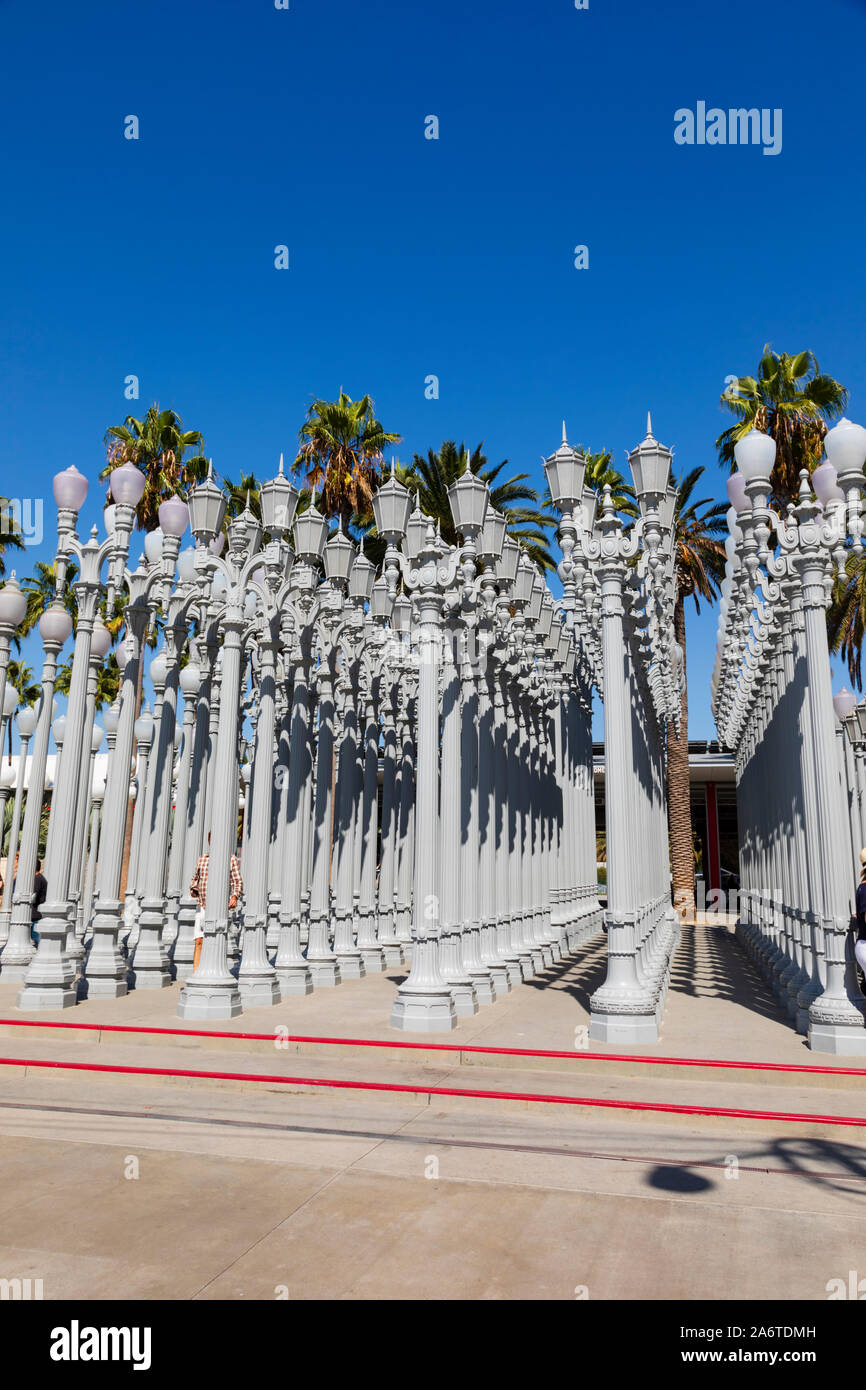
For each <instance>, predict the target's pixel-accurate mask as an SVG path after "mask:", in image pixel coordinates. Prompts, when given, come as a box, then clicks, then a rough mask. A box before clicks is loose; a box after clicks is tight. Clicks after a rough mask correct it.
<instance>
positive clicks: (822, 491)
mask: <svg viewBox="0 0 866 1390" xmlns="http://www.w3.org/2000/svg"><path fill="white" fill-rule="evenodd" d="M812 488H813V490H814V492H815V496H816V497H817V499H818V501H819V502H820V503H821V504H822V506H825V507H826V506H827V504H828V503H830V502H836V501H838V500H839V496H840V495H841V494H840V492H839V484H838V480H837V476H836V469H835V468H834V467H833V465H832V463H829V462H827V463H822V464H821V466H820V467H819V468H816V469H815V471H814V473H813V474H812ZM843 500H844V498H843Z"/></svg>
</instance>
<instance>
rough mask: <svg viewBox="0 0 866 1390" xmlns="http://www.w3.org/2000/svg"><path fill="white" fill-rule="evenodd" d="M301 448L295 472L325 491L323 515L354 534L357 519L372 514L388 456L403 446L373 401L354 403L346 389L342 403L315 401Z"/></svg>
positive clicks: (309, 484) (364, 398) (313, 487)
mask: <svg viewBox="0 0 866 1390" xmlns="http://www.w3.org/2000/svg"><path fill="white" fill-rule="evenodd" d="M298 439H299V441H300V448H299V450H298V456H297V458H296V459H295V462H294V464H293V465H292V472H293V473H294V474H295V475H296V476H297V475H302V476H303V478H304V482H305V483H306V485H307V487H309V488H310V489H311V490H313V491H315V490H320V491H321V501H320V502H319V504H318V505H319V507H320V509H321V510H322V511H323V512H324V513H325V515H326V516H338V517H339V518H340V520H341V521H342V524H343V528H344V530H345V531H346V532H347V533H348V531H349V526H350V524H351V522H352V518H353V516H354V515H355V513H356V512H357V513H364V512H368V511H369V508H370V499H371V497H372V496H373V493H374V491H375V489H376V487H377V486H378V484H379V482H380V481H381V464H382V458H383V450H384V448H385V446H386V445H388V444H398V443H399V442H400V436H399V434H390V433H389V432H388V431H387V430H385V429H383V427H382V425H381V423H380V422H379V421H378V420H377V419H376V416H375V413H374V405H373V401H372V400H371V398H370V397H369V396H362V397H361V399H360V400H358V401H353V400H352V399H351V397H350V396H347V395H346V393H345V391H344V390H343V389H342V387H341V388H340V395H339V399H338V400H336V401H323V400H315V401H313V404H312V405H311V406H310V408H309V410H308V411H307V418H306V420H305V421H304V423H303V425H302V426H301V428H300V430H299V431H298Z"/></svg>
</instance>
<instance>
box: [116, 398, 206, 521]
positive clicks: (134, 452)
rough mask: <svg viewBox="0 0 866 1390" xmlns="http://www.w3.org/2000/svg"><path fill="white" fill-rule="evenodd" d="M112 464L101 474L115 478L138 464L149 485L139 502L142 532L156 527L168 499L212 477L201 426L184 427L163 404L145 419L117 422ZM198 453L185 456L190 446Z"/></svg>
mask: <svg viewBox="0 0 866 1390" xmlns="http://www.w3.org/2000/svg"><path fill="white" fill-rule="evenodd" d="M105 445H106V464H105V467H104V468H103V470H102V472H101V473H100V475H99V476H100V478H103V479H106V478H108V477H109V475H110V473H111V471H112V469H114V468H116V467H117V465H118V464H121V463H134V464H135V466H136V468H139V469H141V471H142V473H143V474H144V476H145V479H146V484H145V489H144V492H143V493H142V496H141V501H140V502H139V504H138V510H137V519H138V525H139V528H140V529H141V530H142V531H155V530H156V528H157V526H158V525H159V507H160V503H161V502H164V501H165V499H166V497H170V496H172V495H173V494H174V493H177V492H185V491H186V490H187V488H188V487H189V486H190V485H191V484H192V483H197V482H201V480H202V479H203V478H204V477H205V476H206V475H207V471H208V461H207V459H206V458H204V456H203V454H202V450H203V448H204V441H203V439H202V436H201V434H200V433H199V431H198V430H184V429H183V421H182V420H181V418H180V416H179V415H178V414H177V413H176V412H175V411H174V410H160V408H159V405H158V403H154V404H153V405H152V406H150V408H149V409H148V412H147V414H146V415H145V417H144V419H143V420H137V419H136V418H135V416H134V415H127V417H126V419H125V420H124V422H123V424H122V425H111V426H110V428H109V429H108V430H107V431H106V433H105ZM191 449H192V450H195V451H196V452H195V453H194V454H193V455H192V456H191V457H189V458H185V457H184V455H185V454H187V452H188V451H189V450H191Z"/></svg>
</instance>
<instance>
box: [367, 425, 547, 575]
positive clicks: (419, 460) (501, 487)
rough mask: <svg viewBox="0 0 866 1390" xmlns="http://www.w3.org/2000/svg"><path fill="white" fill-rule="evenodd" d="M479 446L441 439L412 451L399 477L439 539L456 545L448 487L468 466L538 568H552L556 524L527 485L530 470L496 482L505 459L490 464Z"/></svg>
mask: <svg viewBox="0 0 866 1390" xmlns="http://www.w3.org/2000/svg"><path fill="white" fill-rule="evenodd" d="M483 449H484V445H483V443H482V444H478V445H477V446H476V448H475V449H474V450H473V452H472V453H470V452H469V450H468V449H467V447H466V445H465V444H460V445H459V446H458V445H457V444H456V443H455V442H454V440H453V439H446V440H443V443H442V446H441V448H440V449H439V452H438V453H436V451H435V450H434V449H428V450H427V457H426V458H424V457H423V455H421V454H415V455H414V457H413V459H412V465H411V467H410V468H409V469H406V470H404V471H403V473H402V477H401V481H402V482H405V484H406V486H407V487H409V488H411V489H412V490H413V491H414V492H416V493H417V496H418V500H419V502H420V505H421V510H422V511H423V512H427V513H428V515H430V516H432V517H435V519H436V520H437V521H438V522H439V525H440V528H441V532H442V539H443V540H444V541H446V542H447V543H448V544H449V545H456V544H457V542H458V540H459V535H458V532H457V530H456V528H455V526H454V519H453V517H452V515H451V505H450V503H449V501H448V488H449V487H450V486H451V484H452V483H455V482H456V481H457V479H458V478H459V477H460V475H461V473H462V472H463V471H464V469H465V468H466V467H467V466H468V467H469V470H470V472H471V473H474V474H475V475H476V476H477V477H479V478H482V479H483V480H484V482H486V483H487V486H488V487H489V488H490V503H491V505H492V506H493V507H495V508H496V510H497V511H498V512H501V513H502V515H503V516H504V517H505V520H506V522H507V526H508V534H509V535H510V536H511V537H512V539H513V540H515V541H517V543H518V545H520V546H521V547H522V549H523V550H525V551H526V553H527V555H528V556H529V558H530V560H532V561H533V563H534V564H536V565H537V566H538V568H539V569H540V570H552V569H554V567H555V562H554V559H553V556H552V555H551V553H550V540H549V538H548V535H547V532H548V530H549V528H550V527H551V526H553V525H554V524H555V522H554V517H553V508H552V507H551V506H550V504H549V502H548V503H543V502H542V503H540V502H539V497H538V493H537V492H536V490H535V488H533V487H531V486H530V485H529V482H528V479H529V474H528V473H515V474H513V475H512V476H511V477H509V478H506V479H504V480H503V481H502V482H497V479H498V478H499V476H500V474H501V473H502V470H503V468H507V467H508V459H503V460H502V462H501V463H498V464H496V465H491V464H490V463H489V462H488V460H487V458H486V456H485V454H484V453H483ZM371 558H372V557H371Z"/></svg>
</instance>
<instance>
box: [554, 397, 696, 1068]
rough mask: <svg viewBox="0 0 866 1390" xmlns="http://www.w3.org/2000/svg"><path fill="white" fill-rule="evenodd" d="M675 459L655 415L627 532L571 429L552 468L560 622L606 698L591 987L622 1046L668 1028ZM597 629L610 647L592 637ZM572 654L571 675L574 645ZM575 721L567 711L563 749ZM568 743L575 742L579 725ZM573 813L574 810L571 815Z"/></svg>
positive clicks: (607, 1030)
mask: <svg viewBox="0 0 866 1390" xmlns="http://www.w3.org/2000/svg"><path fill="white" fill-rule="evenodd" d="M670 462H671V452H670V450H668V449H666V448H665V447H664V446H663V445H661V444H659V443H658V441H657V440H656V439H655V438H654V436H653V433H652V425H651V422H650V421H649V419H648V420H647V433H646V437H645V438H644V440H643V442H642V443H641V444H640V445H638V447H637V448H636V449H634V450H632V452H631V453H630V454H629V464H630V466H631V470H632V475H633V478H634V486H635V494H636V496H637V498H638V502H639V505H640V509H641V516H640V519H639V520H638V521H637V522H636V523H635V525H634V526H633V527H632V528H631V531H630V532H628V533H626V531H625V530H624V528H623V525H622V521H621V519H620V517H619V516H618V515H617V512H616V509H615V507H614V503H613V498H612V495H611V489H610V487H609V486H606V487H605V488H604V491H603V496H602V503H601V512H600V515H597V514H596V504H595V502H594V501H593V500H592V498H591V497H590V498H587V497H586V495H585V490H584V476H585V469H584V461H583V460H582V458H581V457H580V455H579V454H577V451H575V450H573V449H571V448H570V447H569V446H568V444H567V441H566V437H565V429H564V428H563V440H562V444H561V445H560V447H559V449H558V450H557V451H556V453H555V454H553V455H551V457H550V458H549V459H548V460H547V462H546V464H545V468H546V472H547V476H548V482H549V484H550V488H551V496H552V498H553V501H554V504H555V505H556V506H557V507H558V509H559V511H560V514H561V518H562V519H561V522H560V527H559V531H560V541H561V545H562V549H563V561H562V564H561V566H560V577H561V578H562V581H563V590H564V595H563V604H562V609H563V622H564V629H565V632H566V633H569V634H575V635H576V634H580V636H581V639H582V646H583V649H584V657H585V661H586V665H587V669H588V671H589V672H590V673H591V678H592V679H593V680H594V682H595V683H596V685H597V686H598V688H599V691H600V693H601V695H602V697H603V700H604V729H605V843H606V849H607V886H608V906H607V912H606V924H607V932H608V971H607V978H606V980H605V983H604V985H602V987H601V988H600V989H599V990H597V991H596V993H595V994H594V995H593V997H592V1001H591V1014H590V1036H591V1037H592V1038H595V1039H598V1040H599V1041H606V1042H617V1043H625V1044H632V1043H641V1042H651V1041H654V1040H655V1039H656V1038H657V1037H658V1028H659V1021H660V1018H661V1013H662V1010H663V1007H664V998H665V993H666V989H667V980H668V975H669V970H670V959H671V955H672V952H673V947H674V944H675V942H676V932H675V928H674V924H673V913H672V909H671V904H670V879H669V874H668V871H667V867H666V866H667V847H666V841H667V831H666V797H665V789H664V732H663V731H664V725H665V723H668V724H670V725H672V726H673V727H674V728H678V727H679V696H680V693H681V681H682V674H681V671H679V670H678V668H677V663H676V648H675V644H674V642H673V638H672V629H671V615H672V607H673V558H672V547H673V526H672V518H673V509H674V503H675V494H674V492H673V489H672V487H671V484H670ZM633 562H634V563H633ZM599 629H600V631H601V644H600V648H599V645H598V642H597V639H596V637H595V636H594V634H595V633H597V631H598V630H599ZM557 646H558V642H557ZM564 657H565V669H566V670H567V671H569V673H570V674H571V675H573V674H574V664H573V662H572V660H571V658H570V655H569V653H568V652H565V653H564ZM573 718H574V712H573V711H572V719H573ZM567 722H568V721H567V720H565V719H564V718H563V716H562V715H560V717H559V720H558V723H559V727H560V730H561V741H562V743H563V746H564V747H563V751H564V749H565V746H567V743H568V742H569V740H568V739H567V737H566V729H565V725H566V724H567ZM570 742H571V743H572V745H574V744H575V739H574V734H573V726H572V739H571V740H570ZM590 766H591V764H590ZM636 773H637V776H636V775H635V774H636ZM590 776H591V773H590ZM579 808H580V801H579V799H578V798H577V797H576V796H575V798H574V800H572V801H571V802H570V808H569V810H568V811H566V813H565V819H564V825H566V826H568V825H570V824H575V822H576V821H577V820H578V819H582V820H583V823H584V836H583V838H586V833H587V831H588V829H589V825H588V823H587V817H586V816H585V815H584V816H580V814H579ZM572 809H573V810H574V811H575V812H577V813H578V814H576V815H574V816H572V814H571V810H572ZM588 867H589V866H588V865H587V868H588ZM587 887H588V888H589V890H590V892H589V893H587V894H586V901H587V905H588V906H589V908H590V911H589V912H588V913H586V917H587V919H588V922H589V923H590V924H593V923H594V922H596V921H597V917H596V914H595V912H594V911H593V909H592V906H591V899H592V897H594V892H593V891H592V885H591V884H590V885H587Z"/></svg>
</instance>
